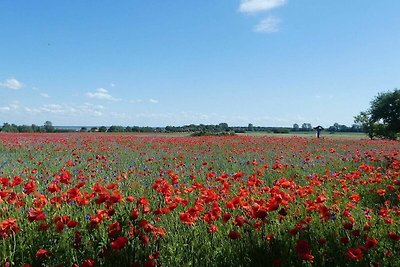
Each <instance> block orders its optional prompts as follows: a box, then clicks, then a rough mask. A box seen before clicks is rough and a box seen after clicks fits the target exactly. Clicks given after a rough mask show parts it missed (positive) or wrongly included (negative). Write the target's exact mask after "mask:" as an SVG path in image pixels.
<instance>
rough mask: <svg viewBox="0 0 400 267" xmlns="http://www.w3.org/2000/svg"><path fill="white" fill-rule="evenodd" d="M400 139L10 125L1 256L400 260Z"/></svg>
mask: <svg viewBox="0 0 400 267" xmlns="http://www.w3.org/2000/svg"><path fill="white" fill-rule="evenodd" d="M399 148H400V143H399V142H396V141H384V140H372V141H371V140H367V139H360V140H358V139H357V140H356V139H345V138H343V139H330V138H324V139H316V138H308V137H273V136H245V135H243V136H223V137H218V136H203V137H182V136H181V137H173V136H168V135H165V136H151V135H149V136H140V135H127V134H125V135H124V134H107V133H104V134H102V133H64V134H0V263H1V265H2V266H400V255H399V251H400V221H399V219H400V207H399V201H400V155H399Z"/></svg>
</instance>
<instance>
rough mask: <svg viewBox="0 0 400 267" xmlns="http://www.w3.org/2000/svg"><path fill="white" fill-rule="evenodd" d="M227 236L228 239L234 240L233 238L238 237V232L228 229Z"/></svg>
mask: <svg viewBox="0 0 400 267" xmlns="http://www.w3.org/2000/svg"><path fill="white" fill-rule="evenodd" d="M228 236H229V238H230V239H233V240H235V239H238V238H240V233H239V232H237V231H230V232H229V235H228Z"/></svg>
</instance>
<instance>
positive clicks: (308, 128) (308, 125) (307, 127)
mask: <svg viewBox="0 0 400 267" xmlns="http://www.w3.org/2000/svg"><path fill="white" fill-rule="evenodd" d="M312 129H313V128H312V126H311V123H303V124H302V125H301V130H302V131H312Z"/></svg>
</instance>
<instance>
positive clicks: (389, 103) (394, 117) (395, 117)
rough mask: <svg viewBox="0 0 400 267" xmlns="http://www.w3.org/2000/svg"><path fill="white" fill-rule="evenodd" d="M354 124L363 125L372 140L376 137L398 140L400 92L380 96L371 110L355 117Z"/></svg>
mask: <svg viewBox="0 0 400 267" xmlns="http://www.w3.org/2000/svg"><path fill="white" fill-rule="evenodd" d="M354 122H355V123H358V124H361V125H362V127H363V129H364V132H366V133H367V134H368V136H369V137H370V138H371V139H372V138H373V137H374V136H377V137H383V138H388V139H396V138H397V134H398V133H400V90H399V89H394V90H393V91H389V92H385V93H380V94H378V96H376V97H375V99H374V100H372V101H371V107H370V109H369V110H368V111H364V112H361V113H360V114H359V115H357V116H356V117H354Z"/></svg>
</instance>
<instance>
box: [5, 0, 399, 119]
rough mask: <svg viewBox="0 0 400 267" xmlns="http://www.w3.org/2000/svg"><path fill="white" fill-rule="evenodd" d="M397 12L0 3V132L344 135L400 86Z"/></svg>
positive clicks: (321, 6)
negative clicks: (172, 128)
mask: <svg viewBox="0 0 400 267" xmlns="http://www.w3.org/2000/svg"><path fill="white" fill-rule="evenodd" d="M399 11H400V1H395V0H383V1H372V0H367V1H366V0H352V1H348V0H336V1H321V0H163V1H160V0H146V1H139V0H130V1H123V0H120V1H111V0H109V1H105V0H102V1H99V0H96V1H78V0H71V1H61V0H60V1H50V0H49V1H44V0H43V1H40V0H39V1H23V0H2V1H0V36H1V42H0V94H1V95H0V96H1V97H0V123H3V122H9V123H16V124H32V123H35V124H38V125H42V124H43V123H44V122H45V121H47V120H50V121H52V122H53V124H54V125H76V126H79V125H106V126H108V125H112V124H116V125H123V126H127V125H131V126H132V125H139V126H167V125H184V124H190V123H195V124H200V123H203V124H217V123H220V122H227V123H228V124H229V125H231V126H234V125H242V126H246V125H247V124H249V123H252V124H254V125H257V126H292V125H293V123H298V124H300V125H301V124H302V123H304V122H309V123H311V124H312V125H314V126H315V125H317V124H321V125H323V126H329V125H332V124H333V123H335V122H338V123H340V124H346V125H348V126H350V125H351V124H352V123H353V117H354V116H355V115H357V114H358V113H359V112H360V111H362V110H365V109H367V108H368V106H369V102H370V101H371V100H372V99H373V98H374V97H375V96H376V95H377V94H378V93H379V92H384V91H387V90H392V89H394V88H399V87H400V86H399V84H400V82H399V80H400V68H399V62H400V49H399V48H400V28H399V25H400V16H399Z"/></svg>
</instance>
